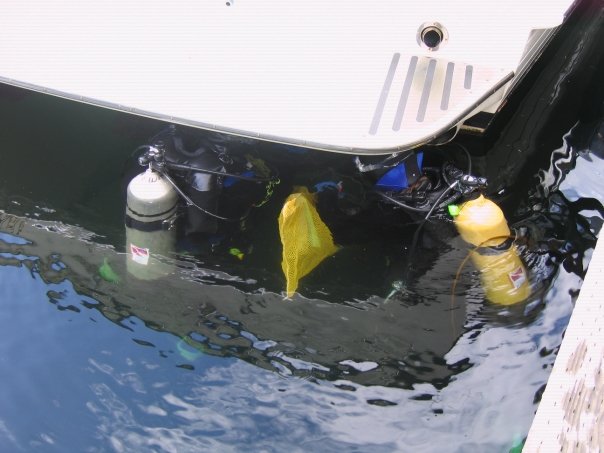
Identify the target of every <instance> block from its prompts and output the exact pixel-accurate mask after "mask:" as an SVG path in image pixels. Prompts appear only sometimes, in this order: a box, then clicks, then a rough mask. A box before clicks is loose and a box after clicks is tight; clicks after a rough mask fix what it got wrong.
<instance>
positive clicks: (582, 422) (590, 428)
mask: <svg viewBox="0 0 604 453" xmlns="http://www.w3.org/2000/svg"><path fill="white" fill-rule="evenodd" d="M603 292H604V243H603V242H602V240H601V239H600V240H599V241H598V245H597V246H596V249H595V251H594V253H593V256H592V258H591V262H590V264H589V270H588V272H587V276H586V277H585V281H584V282H583V286H582V287H581V292H580V293H579V297H578V299H577V302H576V304H575V308H574V310H573V314H572V316H571V319H570V322H569V324H568V327H567V329H566V332H565V335H564V340H563V342H562V345H561V347H560V351H559V352H558V355H557V356H556V362H555V364H554V368H553V370H552V374H551V375H550V378H549V380H548V383H547V387H546V389H545V392H544V393H543V398H542V400H541V402H540V403H539V407H538V409H537V414H536V416H535V419H534V421H533V424H532V426H531V430H530V432H529V435H528V438H527V440H526V443H525V445H524V448H523V450H522V451H523V452H525V453H534V452H540V453H550V452H577V453H579V452H604V298H603V297H602V294H603Z"/></svg>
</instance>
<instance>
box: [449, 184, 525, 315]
mask: <svg viewBox="0 0 604 453" xmlns="http://www.w3.org/2000/svg"><path fill="white" fill-rule="evenodd" d="M455 226H456V227H457V231H458V232H459V234H460V236H461V237H462V238H463V240H464V241H466V242H468V243H470V244H472V245H474V246H475V247H476V248H475V249H473V250H472V251H471V252H470V256H471V259H472V262H473V263H474V266H476V268H477V269H478V270H479V271H480V277H481V281H482V286H483V288H484V290H485V292H486V297H487V299H489V300H490V301H492V302H494V303H496V304H501V305H512V304H515V303H518V302H522V301H523V300H525V299H527V298H528V297H529V296H530V293H531V289H530V285H529V281H528V276H527V272H526V268H525V266H524V264H523V263H522V261H521V260H520V257H519V256H518V251H517V250H516V247H515V246H514V244H513V242H512V240H511V238H510V229H509V227H508V225H507V222H506V220H505V217H504V215H503V212H502V211H501V209H500V208H499V206H497V205H496V204H495V203H494V202H492V201H491V200H489V199H487V198H485V197H483V196H482V195H480V196H479V197H478V198H476V199H475V200H471V201H468V202H466V203H464V204H463V205H462V206H461V208H460V212H459V215H457V216H456V217H455Z"/></svg>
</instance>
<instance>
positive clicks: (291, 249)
mask: <svg viewBox="0 0 604 453" xmlns="http://www.w3.org/2000/svg"><path fill="white" fill-rule="evenodd" d="M295 190H296V192H294V193H292V194H291V195H290V196H289V197H287V200H285V204H284V205H283V208H282V209H281V213H280V214H279V235H280V236H281V243H282V244H283V261H282V262H281V267H282V268H283V273H284V274H285V278H286V279H287V297H291V296H292V295H293V294H294V292H295V291H296V289H297V288H298V281H299V280H300V279H301V278H302V277H304V276H305V275H307V274H308V273H309V272H310V271H312V270H313V269H314V268H315V267H317V266H318V265H319V263H320V262H321V261H323V260H324V259H325V258H327V257H328V256H329V255H333V254H334V253H335V252H336V251H337V247H336V246H335V245H334V243H333V239H332V237H331V231H329V228H327V225H325V223H323V221H322V220H321V218H320V217H319V213H318V212H317V209H316V208H315V201H314V199H313V196H312V195H311V194H310V193H309V192H308V190H307V189H306V187H296V188H295Z"/></svg>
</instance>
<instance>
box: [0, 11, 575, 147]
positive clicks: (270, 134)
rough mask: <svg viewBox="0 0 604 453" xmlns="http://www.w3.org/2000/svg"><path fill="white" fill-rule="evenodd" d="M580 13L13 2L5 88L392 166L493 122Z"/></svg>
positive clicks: (3, 46)
mask: <svg viewBox="0 0 604 453" xmlns="http://www.w3.org/2000/svg"><path fill="white" fill-rule="evenodd" d="M571 3H572V0H549V1H548V2H547V7H545V6H544V4H543V2H527V1H525V0H508V1H505V2H502V1H501V0H466V1H463V2H451V1H446V0H435V1H432V2H414V3H410V2H405V1H401V0H384V1H379V2H376V1H370V0H357V1H353V2H350V1H341V0H340V1H325V0H290V1H282V0H231V1H226V0H172V1H166V0H147V1H145V2H141V1H139V0H103V1H81V0H30V1H23V0H4V1H3V3H2V14H1V15H0V82H4V83H8V84H13V85H17V86H21V87H26V88H30V89H34V90H38V91H42V92H45V93H49V94H54V95H58V96H62V97H66V98H69V99H74V100H78V101H82V102H88V103H91V104H95V105H100V106H104V107H108V108H113V109H117V110H123V111H127V112H131V113H135V114H139V115H144V116H149V117H154V118H159V119H163V120H166V121H170V122H174V123H180V124H186V125H191V126H196V127H201V128H206V129H215V130H219V131H223V132H230V133H235V134H239V135H244V136H250V137H257V138H262V139H267V140H272V141H278V142H284V143H291V144H297V145H303V146H308V147H312V148H317V149H325V150H331V151H341V152H354V153H358V154H370V153H387V152H393V151H395V150H400V149H405V148H410V147H413V146H417V145H419V144H422V143H425V142H427V141H430V140H432V139H433V138H435V137H436V136H438V135H439V134H441V133H444V132H446V131H447V130H449V129H450V128H451V127H454V126H456V125H458V124H459V122H460V121H461V120H463V119H464V118H466V117H468V116H469V115H470V114H472V113H473V112H475V111H477V109H478V108H480V109H485V108H488V105H485V103H484V102H483V101H485V100H486V99H487V98H489V97H490V96H491V95H493V94H494V93H496V92H497V95H498V96H499V97H500V95H501V94H502V92H503V89H502V88H503V87H505V85H506V83H507V82H508V81H509V80H510V79H511V78H512V77H513V76H514V71H515V70H516V68H517V67H518V65H519V63H520V61H521V58H522V55H523V52H524V50H525V46H526V42H527V39H528V37H529V35H530V33H531V30H534V29H542V28H550V27H554V26H556V25H558V24H560V23H561V21H562V19H563V15H564V12H565V11H566V10H567V8H568V7H569V6H570V4H571ZM434 22H438V23H439V24H441V25H442V26H443V27H444V29H445V30H446V35H447V36H446V38H447V39H446V41H445V42H443V44H442V45H440V46H439V48H438V49H437V50H435V51H434V50H428V49H427V48H426V47H425V46H422V45H420V43H418V32H419V30H420V29H421V28H422V25H425V24H431V23H434ZM498 99H499V98H498V97H494V98H490V99H489V101H488V103H487V104H491V103H493V102H495V103H496V102H497V100H498ZM481 104H483V105H482V106H481Z"/></svg>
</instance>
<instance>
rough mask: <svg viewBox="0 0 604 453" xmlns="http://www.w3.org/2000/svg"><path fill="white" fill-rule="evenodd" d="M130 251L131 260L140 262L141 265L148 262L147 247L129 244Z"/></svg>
mask: <svg viewBox="0 0 604 453" xmlns="http://www.w3.org/2000/svg"><path fill="white" fill-rule="evenodd" d="M130 253H131V254H132V261H134V262H135V263H138V264H142V265H143V266H146V265H147V264H148V263H149V249H144V248H142V247H137V246H136V245H134V244H130Z"/></svg>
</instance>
